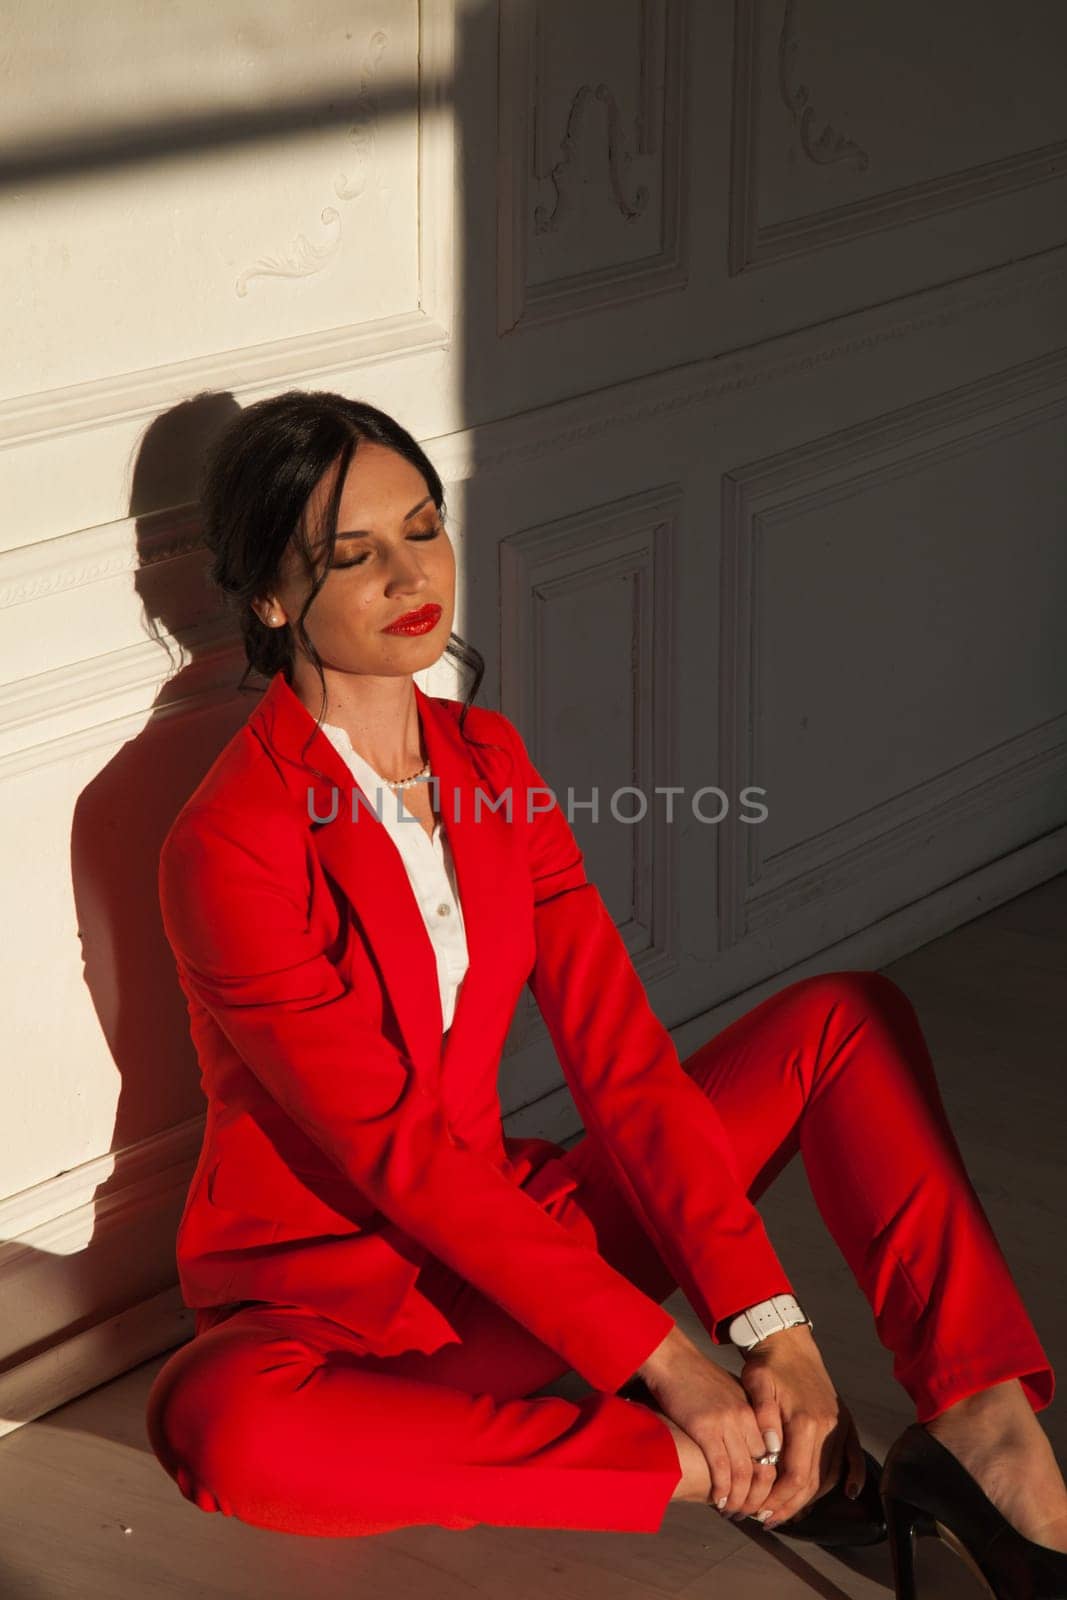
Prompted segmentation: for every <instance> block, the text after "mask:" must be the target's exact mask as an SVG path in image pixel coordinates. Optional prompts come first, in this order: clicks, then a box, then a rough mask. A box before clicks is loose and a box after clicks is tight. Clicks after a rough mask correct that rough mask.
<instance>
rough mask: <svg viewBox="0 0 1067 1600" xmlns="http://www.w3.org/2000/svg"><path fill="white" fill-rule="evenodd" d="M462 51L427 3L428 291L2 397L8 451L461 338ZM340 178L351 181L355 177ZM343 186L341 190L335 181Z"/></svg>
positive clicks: (421, 151)
mask: <svg viewBox="0 0 1067 1600" xmlns="http://www.w3.org/2000/svg"><path fill="white" fill-rule="evenodd" d="M454 57H455V6H454V0H433V3H432V4H428V5H424V6H421V7H420V19H419V82H418V104H419V112H418V116H419V139H418V162H419V211H418V216H417V218H416V223H415V227H416V236H417V239H418V253H419V290H418V301H417V304H416V305H415V306H412V307H411V308H410V309H409V310H407V311H404V312H401V313H399V314H397V315H395V316H389V317H378V318H373V319H371V320H368V321H361V322H352V323H348V324H345V325H344V326H341V327H336V328H328V329H325V330H322V329H316V330H314V331H312V332H308V333H302V334H297V335H294V336H293V337H292V338H286V339H272V340H270V341H268V342H267V343H264V344H258V345H249V346H248V347H246V348H245V349H238V350H224V351H219V352H217V353H214V354H212V355H208V356H197V357H194V358H193V359H191V360H188V361H174V362H168V363H166V364H164V365H162V366H156V367H149V368H145V369H143V370H140V371H135V372H125V373H121V374H118V375H117V376H114V377H108V378H98V379H93V380H91V381H90V382H87V383H77V384H70V385H65V386H63V387H60V388H56V389H48V390H45V391H42V392H40V393H37V394H32V395H20V396H16V397H13V398H11V399H7V400H4V401H0V450H2V449H4V448H12V447H13V446H16V445H22V444H27V443H29V442H31V441H33V440H40V439H53V438H57V437H59V436H61V435H64V434H68V433H73V432H75V431H77V430H79V429H83V428H93V427H99V426H101V425H108V424H111V423H114V422H116V421H119V420H122V419H130V420H139V421H143V422H144V423H145V424H148V423H149V422H151V421H153V420H154V419H155V418H156V417H158V416H159V415H160V413H161V412H163V411H166V410H168V409H169V408H171V407H172V406H174V405H177V404H179V403H181V402H182V401H185V400H188V399H189V397H190V396H191V395H194V394H200V393H204V392H210V391H220V392H227V393H231V394H234V395H237V396H239V397H241V398H245V399H254V398H256V397H257V395H258V393H260V392H262V393H272V392H274V390H275V389H276V388H277V387H278V385H279V384H284V385H287V386H288V385H292V386H294V387H295V386H299V385H308V386H312V385H315V384H318V383H319V382H320V380H325V379H327V378H328V376H329V374H330V373H332V372H337V371H344V370H348V369H351V368H354V367H362V366H370V365H384V364H390V365H391V364H392V363H394V362H396V361H401V360H403V359H404V358H405V357H406V356H410V355H412V354H414V353H416V352H418V351H422V350H426V351H432V350H441V349H446V348H447V347H448V345H449V343H450V341H451V338H452V323H453V320H454V304H453V301H454V293H455V285H454V271H455V265H454V264H455V261H456V259H457V257H456V250H455V243H454V211H455V192H456V174H455V141H454V133H453V115H452V104H451V97H452V90H453V84H454V81H455V59H454ZM355 133H356V139H357V151H359V150H360V149H361V146H360V138H361V137H364V136H363V135H361V134H360V131H359V127H358V125H357V127H356V129H355ZM340 181H342V182H343V183H344V184H348V183H350V182H351V181H353V180H347V179H342V180H340ZM334 189H335V193H338V194H339V195H340V191H338V190H337V188H336V184H335V186H334ZM340 197H341V198H345V196H344V195H340ZM335 209H336V208H335ZM311 248H312V247H310V246H309V249H311Z"/></svg>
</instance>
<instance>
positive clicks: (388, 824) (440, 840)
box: [322, 722, 470, 1034]
mask: <svg viewBox="0 0 1067 1600" xmlns="http://www.w3.org/2000/svg"><path fill="white" fill-rule="evenodd" d="M322 731H323V733H324V734H325V735H326V737H327V738H328V739H329V741H330V743H331V744H332V745H333V747H334V749H335V750H336V751H337V753H338V755H339V756H340V757H341V758H342V760H343V761H344V762H345V764H346V765H347V767H348V769H349V771H350V772H351V773H352V776H353V777H354V778H355V780H356V782H357V783H358V784H359V787H360V788H361V789H362V791H363V793H364V794H365V795H366V797H367V800H368V802H369V807H368V808H367V809H368V811H369V809H370V808H373V813H374V815H375V816H378V814H379V813H380V814H381V820H382V822H383V824H384V825H385V828H386V829H387V831H388V833H389V836H390V838H391V839H392V840H393V842H394V844H395V845H396V847H397V849H398V850H399V851H400V858H401V860H402V861H403V863H404V866H405V868H406V870H407V875H408V882H409V883H410V884H411V887H412V891H413V892H414V895H415V899H416V900H417V901H418V904H419V910H420V911H421V912H422V920H423V922H424V923H425V924H426V931H427V933H428V934H429V935H430V939H431V942H432V944H433V949H434V955H435V957H436V960H437V983H438V989H439V992H440V996H441V1017H442V1026H443V1031H444V1034H447V1032H448V1030H449V1028H450V1027H451V1026H452V1018H453V1017H454V1015H455V1011H456V999H457V996H458V994H459V989H460V985H461V984H462V982H463V978H464V975H465V973H466V971H467V968H468V966H469V965H470V960H469V957H468V953H467V930H466V927H465V925H464V922H463V908H462V906H461V905H460V903H459V890H458V889H457V887H456V869H455V865H454V863H453V860H452V850H451V848H450V846H449V843H448V835H447V833H445V832H444V830H443V829H442V826H441V823H440V822H437V823H435V824H434V830H433V837H432V838H431V837H430V836H429V834H427V832H426V829H425V828H424V827H423V825H422V823H421V822H420V821H419V820H418V819H417V818H416V817H414V816H412V814H411V812H410V811H408V810H407V808H406V806H404V803H403V799H402V795H403V792H404V791H403V790H399V791H397V790H393V789H390V787H389V785H388V784H387V783H386V781H385V779H384V778H383V777H382V776H381V775H380V773H377V772H375V770H374V768H373V767H372V766H371V765H370V763H369V762H368V761H364V759H363V757H362V756H361V755H360V754H359V752H358V751H356V750H354V749H353V747H352V741H351V739H350V738H349V737H348V734H347V733H346V732H345V730H344V728H338V727H335V726H334V725H333V724H332V723H329V722H324V723H323V724H322ZM398 803H399V806H400V808H401V812H402V818H403V820H401V818H400V817H398V816H397V808H398ZM358 804H359V807H360V811H362V810H363V809H364V807H363V803H362V801H360V802H358ZM356 815H357V816H358V815H359V812H357V813H356Z"/></svg>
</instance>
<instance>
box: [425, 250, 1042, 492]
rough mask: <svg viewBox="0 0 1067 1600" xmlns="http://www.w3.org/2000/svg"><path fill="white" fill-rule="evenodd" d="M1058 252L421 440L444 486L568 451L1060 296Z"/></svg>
mask: <svg viewBox="0 0 1067 1600" xmlns="http://www.w3.org/2000/svg"><path fill="white" fill-rule="evenodd" d="M1065 290H1067V246H1065V247H1062V248H1059V249H1056V250H1051V251H1046V252H1042V254H1040V255H1037V256H1033V257H1030V258H1029V259H1028V260H1026V261H1024V262H1012V263H1011V264H1010V265H1008V266H1006V267H994V268H991V269H990V270H989V271H988V272H981V273H976V274H974V276H973V277H971V278H963V279H958V280H957V281H956V282H954V283H952V284H948V285H943V286H940V287H938V288H936V289H924V290H922V291H921V292H920V293H918V294H913V295H907V296H904V297H902V298H901V299H899V300H895V301H891V302H889V303H887V304H884V305H880V306H876V307H873V308H870V309H865V310H863V311H856V312H850V313H849V314H848V315H846V316H842V317H834V318H832V319H830V320H828V321H826V322H822V323H819V324H818V325H817V326H815V327H811V328H802V329H800V330H798V331H796V332H793V333H787V334H782V335H781V336H780V337H778V338H774V339H765V340H763V341H761V343H760V344H758V345H751V346H748V347H746V348H743V349H741V350H734V351H727V352H724V353H723V354H722V355H716V356H709V357H707V358H705V359H704V360H701V361H692V362H687V363H686V364H685V365H684V366H678V367H672V368H669V369H667V370H665V371H661V372H656V373H651V374H649V375H647V376H644V377H640V378H633V379H629V380H628V381H627V382H625V383H618V384H613V385H611V386H610V387H605V388H603V389H600V390H598V391H597V392H596V393H595V394H591V395H579V396H577V397H575V398H573V399H566V400H559V401H555V402H553V403H552V404H551V405H547V406H541V407H539V408H537V409H530V410H527V411H525V412H523V413H522V415H521V416H518V417H504V418H501V419H500V420H498V421H495V422H489V423H485V424H483V425H481V426H479V427H477V428H472V429H470V430H466V431H464V432H462V433H456V434H448V435H442V436H440V437H439V438H436V439H429V440H423V441H422V443H423V445H424V447H425V448H426V449H427V450H429V451H430V453H431V454H432V456H433V458H434V461H435V463H436V464H437V466H438V468H439V470H441V472H442V476H444V477H446V478H447V479H448V480H449V481H450V482H458V481H460V480H462V479H464V478H469V477H472V476H473V475H474V473H475V472H485V471H493V470H497V469H500V468H508V467H511V466H512V465H516V464H520V463H523V462H534V461H538V460H541V459H543V458H544V457H546V456H549V457H554V456H555V455H556V454H557V453H558V452H559V451H561V450H568V449H576V448H581V447H582V446H584V445H586V444H587V443H589V442H590V441H591V440H593V439H596V438H598V437H600V436H602V435H603V434H605V433H611V432H613V431H614V430H616V429H618V428H623V427H630V426H632V425H635V424H640V423H644V422H652V421H654V420H656V419H657V418H661V417H664V416H668V415H673V414H674V413H676V412H681V411H685V410H688V409H689V408H690V407H693V406H701V405H707V404H713V403H714V402H716V401H718V400H721V399H723V398H724V397H726V396H729V395H735V394H740V393H744V392H746V391H747V390H749V389H754V388H761V387H763V386H765V385H770V384H774V383H779V382H782V381H785V380H787V379H789V378H793V377H797V376H799V375H801V374H803V373H806V372H811V371H814V370H815V369H817V368H820V367H824V366H826V365H828V364H829V363H830V362H834V361H841V360H846V359H848V358H849V357H850V356H855V355H865V354H867V353H868V352H870V351H872V350H875V349H877V348H879V347H880V346H882V345H885V344H889V343H892V342H895V341H897V340H900V339H914V338H917V337H918V336H919V335H921V334H925V333H929V332H931V331H932V330H934V329H937V328H949V327H954V326H957V325H958V324H960V323H962V322H965V321H967V320H968V319H970V318H976V319H977V318H980V317H983V316H989V315H993V314H995V313H997V312H999V311H1006V310H1008V309H1010V308H1011V307H1013V306H1016V305H1035V306H1036V305H1038V304H1039V303H1041V302H1042V301H1045V300H1055V299H1056V298H1057V297H1059V298H1061V299H1062V298H1063V296H1064V292H1065Z"/></svg>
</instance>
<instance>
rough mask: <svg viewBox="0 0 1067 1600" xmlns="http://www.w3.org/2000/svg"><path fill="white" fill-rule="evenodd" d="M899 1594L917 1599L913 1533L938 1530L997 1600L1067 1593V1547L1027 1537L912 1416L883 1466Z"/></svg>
mask: <svg viewBox="0 0 1067 1600" xmlns="http://www.w3.org/2000/svg"><path fill="white" fill-rule="evenodd" d="M881 1496H882V1504H883V1505H884V1507H885V1516H886V1523H887V1525H888V1529H889V1549H890V1556H891V1559H892V1562H893V1582H894V1584H895V1585H896V1600H918V1589H917V1587H916V1581H915V1536H916V1535H921V1534H936V1535H937V1536H938V1537H939V1538H941V1539H943V1540H944V1541H945V1543H946V1544H947V1545H949V1547H950V1548H951V1549H953V1550H954V1551H955V1552H956V1554H957V1555H958V1556H959V1557H960V1558H961V1560H963V1561H964V1562H965V1563H966V1564H967V1566H969V1567H970V1569H971V1571H972V1572H973V1573H974V1575H975V1577H976V1578H977V1579H978V1580H979V1582H980V1583H983V1584H984V1585H985V1587H986V1588H987V1589H988V1591H989V1593H990V1595H992V1597H993V1600H1067V1553H1065V1552H1064V1551H1061V1550H1050V1549H1049V1548H1048V1546H1047V1545H1043V1544H1035V1543H1034V1541H1033V1540H1032V1539H1027V1538H1025V1537H1024V1536H1023V1534H1021V1533H1020V1532H1019V1531H1018V1529H1017V1528H1013V1527H1012V1525H1011V1523H1010V1522H1009V1521H1008V1520H1007V1518H1006V1517H1005V1516H1003V1515H1002V1513H1001V1512H1000V1511H998V1510H997V1508H996V1506H995V1505H994V1504H993V1502H992V1500H990V1498H989V1496H988V1495H987V1494H986V1493H985V1491H984V1490H983V1489H982V1487H981V1485H980V1484H979V1483H978V1482H977V1481H976V1480H975V1479H974V1478H972V1476H971V1474H970V1473H969V1472H968V1471H967V1468H966V1467H965V1466H964V1465H963V1463H962V1461H959V1460H957V1458H956V1457H955V1456H954V1455H953V1454H952V1451H951V1450H949V1449H948V1448H947V1447H946V1446H945V1445H943V1444H942V1443H941V1441H940V1440H939V1439H936V1438H935V1437H934V1435H933V1434H932V1433H930V1432H929V1431H928V1430H927V1429H926V1428H924V1427H923V1425H922V1423H921V1422H913V1423H912V1424H911V1426H910V1427H908V1428H905V1430H904V1432H903V1433H902V1434H901V1435H900V1437H899V1438H898V1439H896V1440H895V1441H894V1443H893V1444H892V1445H891V1446H890V1448H889V1452H888V1454H887V1455H886V1458H885V1466H884V1468H883V1469H882V1482H881Z"/></svg>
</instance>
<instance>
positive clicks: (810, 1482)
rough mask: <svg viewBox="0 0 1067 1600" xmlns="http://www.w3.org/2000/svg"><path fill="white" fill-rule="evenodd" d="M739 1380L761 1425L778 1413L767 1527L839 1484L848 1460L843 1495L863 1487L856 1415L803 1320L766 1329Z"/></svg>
mask: <svg viewBox="0 0 1067 1600" xmlns="http://www.w3.org/2000/svg"><path fill="white" fill-rule="evenodd" d="M741 1383H742V1386H743V1388H744V1390H745V1393H746V1394H747V1395H748V1398H749V1400H750V1401H751V1403H752V1410H753V1415H754V1416H755V1417H756V1419H757V1422H759V1423H760V1424H761V1426H764V1427H766V1426H768V1425H769V1424H768V1422H767V1420H766V1419H768V1418H771V1417H781V1420H782V1436H783V1446H782V1454H781V1457H780V1459H779V1462H778V1473H777V1477H776V1479H775V1480H774V1482H773V1483H772V1485H771V1491H770V1493H769V1494H768V1495H766V1496H765V1497H764V1501H763V1504H762V1508H761V1509H762V1511H763V1512H764V1513H769V1515H768V1516H766V1518H765V1519H764V1522H763V1525H764V1527H765V1528H773V1527H777V1526H778V1524H779V1523H781V1522H785V1521H787V1520H788V1518H790V1517H793V1516H795V1515H796V1514H797V1512H799V1511H802V1510H803V1509H804V1507H805V1506H806V1505H807V1504H808V1503H809V1501H811V1500H817V1499H818V1498H819V1497H820V1495H823V1494H826V1493H827V1492H828V1491H829V1490H830V1489H832V1488H833V1487H834V1485H835V1484H836V1483H837V1482H838V1480H839V1478H840V1476H841V1468H842V1464H843V1462H845V1461H847V1462H848V1476H847V1478H846V1480H845V1489H846V1493H849V1494H851V1495H856V1494H858V1493H859V1491H860V1489H861V1488H862V1487H863V1479H864V1473H865V1462H864V1459H863V1450H862V1446H861V1445H860V1441H859V1437H858V1435H857V1433H856V1425H855V1423H854V1422H853V1420H852V1415H851V1413H850V1412H849V1410H848V1408H847V1406H845V1404H844V1402H843V1401H842V1399H841V1396H840V1395H839V1394H838V1392H837V1390H836V1389H835V1388H834V1385H833V1383H832V1382H831V1379H830V1374H829V1373H828V1372H827V1370H826V1368H825V1366H824V1365H823V1359H822V1356H821V1355H820V1353H819V1349H818V1346H817V1345H816V1343H815V1340H814V1339H813V1338H812V1334H811V1329H810V1328H809V1327H807V1326H806V1325H804V1324H801V1325H800V1326H798V1327H795V1328H783V1329H781V1330H779V1332H777V1333H771V1334H768V1335H767V1337H766V1339H763V1340H761V1341H760V1343H759V1344H758V1345H756V1346H754V1348H753V1349H752V1350H750V1351H749V1353H748V1355H747V1357H746V1359H745V1365H744V1367H743V1368H742V1371H741Z"/></svg>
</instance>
